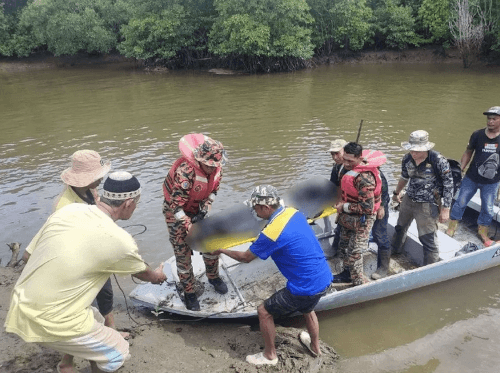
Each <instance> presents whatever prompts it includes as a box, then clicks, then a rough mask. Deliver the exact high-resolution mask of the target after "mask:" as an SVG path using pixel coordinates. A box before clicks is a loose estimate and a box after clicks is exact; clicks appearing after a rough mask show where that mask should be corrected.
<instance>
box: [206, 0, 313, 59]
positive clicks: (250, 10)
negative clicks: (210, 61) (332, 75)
mask: <svg viewBox="0 0 500 373" xmlns="http://www.w3.org/2000/svg"><path fill="white" fill-rule="evenodd" d="M214 5H215V10H216V11H217V13H218V16H217V18H216V20H215V22H214V25H213V27H212V29H211V31H210V33H209V50H210V51H211V52H213V53H215V54H217V55H221V56H227V55H231V54H240V55H255V56H265V57H297V58H304V59H309V58H311V57H312V55H313V45H312V43H311V30H310V28H309V27H308V25H309V24H310V23H311V22H312V21H313V19H312V17H311V15H310V14H309V7H308V5H307V4H306V2H305V0H214Z"/></svg>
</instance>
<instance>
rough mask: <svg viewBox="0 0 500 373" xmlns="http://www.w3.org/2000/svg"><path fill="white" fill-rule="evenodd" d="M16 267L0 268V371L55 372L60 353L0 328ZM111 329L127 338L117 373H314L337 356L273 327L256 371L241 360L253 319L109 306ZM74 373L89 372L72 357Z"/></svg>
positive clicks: (254, 340)
mask: <svg viewBox="0 0 500 373" xmlns="http://www.w3.org/2000/svg"><path fill="white" fill-rule="evenodd" d="M19 275H20V269H14V268H10V267H0V323H1V325H2V328H1V332H0V372H2V373H28V372H39V373H42V372H44V373H46V372H56V365H57V363H58V362H59V361H60V359H61V355H60V354H59V353H57V352H55V351H53V350H48V349H46V348H43V347H40V346H39V345H37V344H36V343H25V342H24V341H23V340H22V339H21V338H19V337H17V336H16V335H14V334H10V333H6V332H5V329H4V328H3V324H4V322H5V318H6V316H7V311H8V307H9V302H10V293H11V291H12V289H13V287H14V285H15V282H16V280H17V278H18V277H19ZM114 313H115V320H116V325H117V326H118V327H119V329H120V330H124V331H128V332H129V333H130V335H131V339H130V353H131V355H132V357H131V359H130V360H129V361H127V362H126V363H125V365H124V366H123V367H122V368H121V369H120V370H119V372H120V373H137V372H173V371H175V372H178V373H199V372H208V371H209V372H212V373H215V372H220V373H256V372H291V373H299V372H311V373H313V372H315V373H320V372H323V373H327V372H328V373H332V372H335V371H336V362H337V359H338V356H337V354H336V352H335V351H334V350H333V348H332V347H330V346H328V345H327V344H325V343H323V342H321V350H322V352H323V355H322V357H321V358H313V357H312V356H311V355H310V354H309V353H308V351H307V350H306V349H305V348H304V347H303V346H302V345H301V344H300V342H299V339H298V335H299V332H300V330H299V329H296V328H282V327H278V328H277V337H276V346H277V351H278V357H279V363H278V365H276V366H274V367H260V368H257V367H255V366H252V365H250V364H248V363H246V362H245V357H246V355H248V354H254V353H257V352H259V351H261V350H262V349H263V346H264V345H263V340H262V336H261V334H260V332H259V331H258V325H257V322H256V320H249V321H248V323H246V324H244V323H241V321H240V322H238V321H236V322H221V321H207V320H201V321H197V320H195V319H184V320H181V319H178V318H177V319H176V318H175V317H174V316H170V318H167V317H168V316H166V315H164V314H162V315H159V316H158V317H156V316H155V315H153V314H152V313H151V312H150V310H145V309H136V308H133V307H131V306H130V304H129V306H128V308H127V307H126V306H122V305H118V306H117V307H115V310H114ZM75 363H76V367H77V369H78V371H79V372H88V373H89V372H90V364H89V362H88V361H85V360H82V359H75Z"/></svg>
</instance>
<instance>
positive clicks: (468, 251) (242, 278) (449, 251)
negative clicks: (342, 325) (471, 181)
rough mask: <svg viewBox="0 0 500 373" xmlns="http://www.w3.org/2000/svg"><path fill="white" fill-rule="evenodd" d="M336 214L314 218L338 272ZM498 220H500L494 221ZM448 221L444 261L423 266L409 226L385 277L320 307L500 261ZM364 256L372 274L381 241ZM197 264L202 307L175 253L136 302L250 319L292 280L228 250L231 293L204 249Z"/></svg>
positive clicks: (347, 287) (332, 292) (343, 288)
mask: <svg viewBox="0 0 500 373" xmlns="http://www.w3.org/2000/svg"><path fill="white" fill-rule="evenodd" d="M476 202H477V201H472V202H471V203H470V204H469V207H470V208H468V209H466V213H465V215H464V220H463V221H466V220H467V219H469V220H470V221H471V222H472V225H473V224H475V219H476V217H477V213H475V212H474V210H476V211H477V210H478V207H477V205H476ZM397 215H398V213H397V212H395V211H391V212H390V215H389V228H388V231H389V232H388V233H389V237H391V236H392V234H393V233H394V226H395V225H396V221H397ZM334 220H335V219H334V215H327V216H320V217H319V218H318V219H316V220H314V221H313V219H311V221H310V223H311V224H312V227H313V229H314V230H315V232H316V236H317V237H318V239H319V241H320V243H321V245H322V248H323V251H324V252H325V256H326V258H327V260H328V263H329V265H330V268H331V270H332V272H333V273H334V274H337V273H339V272H340V271H341V263H340V262H339V259H338V258H337V257H335V256H334V255H333V253H332V249H331V242H332V237H333V231H334V226H335V225H334ZM494 224H497V223H496V222H494ZM445 229H446V226H445V225H441V224H440V230H439V231H438V240H439V248H440V259H441V260H440V261H439V262H437V263H434V264H431V265H427V266H421V265H422V263H423V250H422V246H421V244H420V241H419V240H418V234H417V228H416V224H415V222H414V223H413V224H412V225H411V226H410V228H409V230H408V237H407V240H406V243H405V246H404V248H403V253H402V254H399V255H393V256H392V257H391V263H390V269H389V275H388V276H387V277H385V278H383V279H380V280H377V281H373V280H371V281H370V282H369V283H367V284H364V285H361V286H356V287H353V286H352V284H332V285H331V286H330V288H329V291H328V293H327V294H326V295H325V296H324V297H322V298H321V300H320V302H319V303H318V305H317V307H316V308H315V310H316V311H323V310H330V309H334V308H339V307H344V306H348V305H352V304H356V303H361V302H366V301H370V300H374V299H380V298H384V297H388V296H391V295H395V294H399V293H403V292H406V291H410V290H413V289H417V288H420V287H424V286H428V285H432V284H436V283H439V282H442V281H447V280H451V279H453V278H456V277H460V276H465V275H467V274H470V273H474V272H479V271H482V270H485V269H488V268H491V267H495V266H497V265H499V264H500V243H496V244H494V245H493V246H490V247H484V246H483V245H482V243H481V241H480V239H479V238H478V237H477V236H476V234H475V233H476V232H475V231H474V230H471V229H469V228H468V227H467V224H462V223H461V224H459V227H458V229H457V232H456V233H455V236H454V237H453V238H451V237H449V236H447V235H446V234H445V233H444V230H445ZM248 247H249V243H244V244H241V245H238V246H236V247H233V249H234V250H242V251H244V250H247V249H248ZM363 255H364V273H365V275H366V276H367V277H370V275H371V274H372V273H373V272H374V271H375V270H376V269H377V245H376V244H375V243H370V245H369V249H368V250H367V251H366V252H365V253H364V254H363ZM192 258H193V269H194V273H195V277H196V279H197V285H198V286H197V293H198V294H199V297H198V299H199V301H200V305H201V310H200V311H190V310H187V309H186V307H185V306H184V303H183V301H182V299H181V296H182V292H181V291H179V290H178V287H177V284H178V277H177V270H176V264H175V257H171V258H170V259H168V260H167V261H166V262H165V263H164V272H165V274H166V275H167V282H166V283H164V284H163V285H161V286H158V285H152V284H141V285H138V286H137V287H136V288H135V289H134V290H133V291H132V292H131V294H130V298H131V299H132V300H133V302H134V303H135V304H136V305H139V306H144V307H147V308H151V309H155V310H156V311H157V312H158V311H160V310H162V311H166V312H170V313H174V314H179V315H185V316H193V317H202V318H213V319H227V318H244V317H255V316H257V306H258V305H259V304H261V303H262V302H263V300H264V299H266V298H268V297H269V296H270V295H271V294H273V293H274V292H275V291H277V290H279V289H281V288H283V287H284V286H285V283H286V279H285V278H284V277H283V276H282V275H281V273H280V272H279V270H278V268H277V267H276V265H275V264H274V262H273V261H272V259H270V258H269V259H267V260H265V261H263V260H260V259H258V258H257V259H255V260H253V261H252V262H250V263H239V262H237V261H235V260H233V259H231V258H229V257H227V256H226V255H221V257H220V264H219V265H220V268H219V270H220V275H221V277H222V278H223V279H224V281H225V282H226V283H227V285H228V288H229V292H228V293H227V294H225V295H220V294H218V293H216V292H215V291H214V290H213V287H212V286H211V285H210V284H208V280H207V277H206V276H205V267H204V263H203V259H202V256H201V255H200V254H199V253H195V254H194V255H193V257H192Z"/></svg>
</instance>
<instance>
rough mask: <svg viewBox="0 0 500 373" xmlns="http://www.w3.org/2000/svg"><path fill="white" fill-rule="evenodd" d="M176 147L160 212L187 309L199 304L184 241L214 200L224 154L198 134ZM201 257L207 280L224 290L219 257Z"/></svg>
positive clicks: (210, 255)
mask: <svg viewBox="0 0 500 373" xmlns="http://www.w3.org/2000/svg"><path fill="white" fill-rule="evenodd" d="M179 149H180V151H181V154H182V156H181V157H180V158H179V159H177V160H176V161H175V162H174V164H173V165H172V167H171V168H170V171H169V173H168V175H167V177H166V178H165V181H164V183H163V195H164V197H165V200H164V201H163V215H165V221H166V222H167V227H168V234H169V238H170V243H171V244H172V246H173V248H174V253H175V259H176V263H177V274H178V275H179V280H180V283H181V285H182V287H183V289H184V301H185V304H186V308H187V309H189V310H192V311H199V310H200V303H199V302H198V298H197V296H196V294H195V289H194V285H195V278H194V274H193V267H192V264H191V255H192V251H191V249H190V248H189V246H188V245H187V244H186V241H185V240H186V235H187V233H188V231H189V229H190V228H191V226H192V224H194V223H196V222H197V221H200V220H201V219H203V218H204V217H205V216H206V214H207V213H208V211H209V209H210V207H211V205H212V202H213V201H214V198H215V194H216V193H217V190H218V189H219V184H220V180H221V176H222V166H223V164H224V163H225V153H224V147H223V146H222V144H221V143H220V142H219V141H216V140H213V139H211V138H210V137H208V136H205V135H203V134H200V133H197V134H189V135H186V136H184V137H182V139H181V140H180V141H179ZM203 260H204V262H205V267H206V275H207V278H208V281H209V282H210V284H212V285H213V286H214V288H215V291H217V292H218V293H220V294H225V293H227V291H228V289H227V286H226V284H225V283H224V281H222V279H221V278H220V277H219V256H218V255H212V254H207V253H204V254H203Z"/></svg>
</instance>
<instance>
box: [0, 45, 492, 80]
mask: <svg viewBox="0 0 500 373" xmlns="http://www.w3.org/2000/svg"><path fill="white" fill-rule="evenodd" d="M382 63H459V64H461V63H462V61H461V59H460V56H459V53H458V51H457V50H456V49H455V48H449V49H444V48H442V47H427V48H417V49H409V50H405V51H363V52H351V53H345V52H339V53H335V54H332V55H330V56H325V57H319V58H313V59H312V60H311V65H312V66H321V65H324V64H382ZM484 64H485V63H484V62H480V61H477V62H476V64H475V65H484ZM473 66H474V65H473ZM70 68H106V69H118V70H120V69H136V70H144V71H147V72H158V73H162V72H167V71H169V70H168V68H166V67H162V66H153V65H150V64H146V63H145V62H144V61H142V60H136V59H133V58H126V57H123V56H120V55H118V54H103V55H99V56H89V55H87V54H80V55H75V56H60V57H55V56H53V55H51V54H49V53H38V54H33V55H32V56H29V57H25V58H12V57H3V58H2V57H0V72H2V71H3V72H24V71H30V70H41V69H70ZM194 70H199V71H206V72H208V73H212V74H217V75H220V74H222V75H228V74H233V73H234V72H233V71H231V70H227V69H217V68H213V67H208V68H206V69H204V68H197V69H194Z"/></svg>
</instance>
